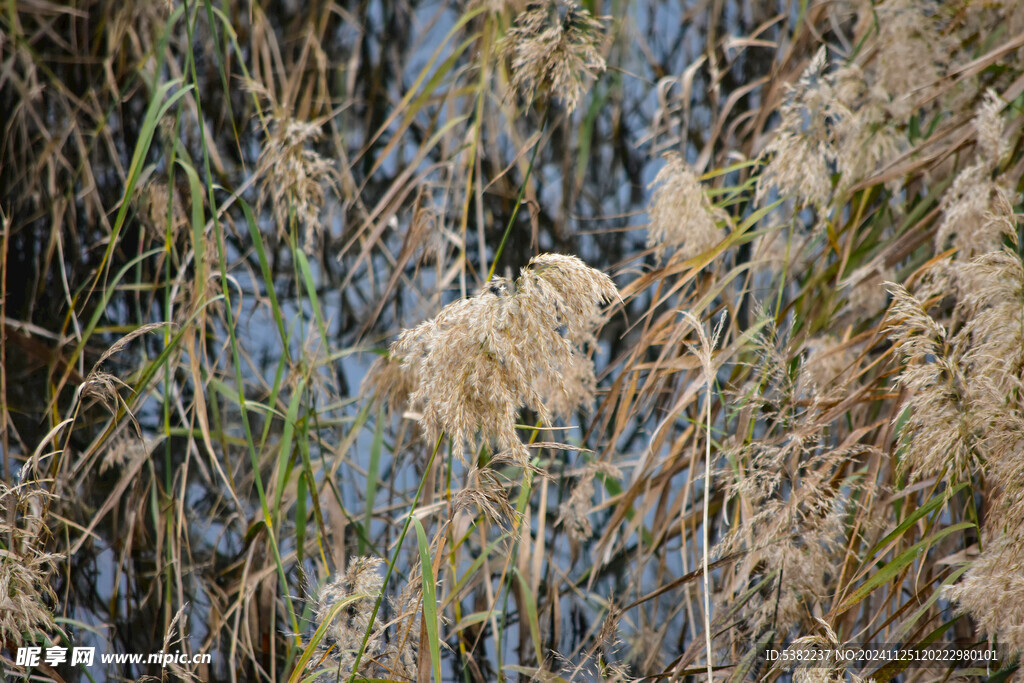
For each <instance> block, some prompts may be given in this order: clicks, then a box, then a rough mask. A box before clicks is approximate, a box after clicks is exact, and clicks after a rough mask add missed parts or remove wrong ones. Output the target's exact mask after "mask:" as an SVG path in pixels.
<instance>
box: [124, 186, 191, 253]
mask: <svg viewBox="0 0 1024 683" xmlns="http://www.w3.org/2000/svg"><path fill="white" fill-rule="evenodd" d="M135 204H136V207H137V209H138V212H139V218H140V219H141V222H142V225H143V227H144V228H145V229H146V231H147V232H149V234H150V236H151V237H152V238H153V239H154V240H156V241H158V242H162V241H163V240H164V239H166V238H167V223H168V220H170V238H171V239H172V240H174V239H176V238H177V236H178V235H179V234H181V231H182V230H184V229H185V227H186V226H187V225H188V222H189V219H188V214H187V213H186V212H185V206H184V204H183V203H182V201H181V195H180V194H179V193H178V192H177V191H175V192H171V191H170V189H169V188H168V186H167V182H166V181H163V180H157V179H155V178H151V179H150V180H149V181H148V182H147V183H146V185H145V186H144V187H143V188H142V192H141V193H140V194H139V195H138V199H136V201H135Z"/></svg>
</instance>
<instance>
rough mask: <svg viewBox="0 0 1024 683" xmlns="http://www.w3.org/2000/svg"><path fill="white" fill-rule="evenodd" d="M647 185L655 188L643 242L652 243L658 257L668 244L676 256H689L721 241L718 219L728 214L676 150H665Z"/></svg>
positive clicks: (662, 254) (660, 256)
mask: <svg viewBox="0 0 1024 683" xmlns="http://www.w3.org/2000/svg"><path fill="white" fill-rule="evenodd" d="M650 187H652V188H655V190H654V194H653V195H652V196H651V208H650V209H649V210H648V216H649V217H650V227H649V228H648V229H647V246H648V247H654V253H655V256H657V258H658V259H661V258H662V257H663V256H664V255H665V252H666V251H667V250H669V249H672V248H675V250H676V253H677V254H678V255H679V258H681V259H684V260H685V259H690V258H693V257H694V256H698V255H700V254H703V253H704V252H706V251H707V250H709V249H711V248H712V247H714V246H716V245H717V244H718V243H719V242H721V241H722V237H723V232H722V229H721V228H720V227H718V223H722V222H725V221H727V220H728V218H729V217H728V214H726V213H725V211H723V210H722V209H720V208H718V207H716V206H714V205H713V204H712V203H711V200H709V199H708V196H707V194H705V192H704V189H703V188H702V187H701V184H700V181H699V180H698V179H697V176H695V175H694V174H693V172H692V171H691V170H690V169H689V168H688V167H687V165H686V162H685V161H683V158H682V157H681V156H680V155H679V154H677V153H674V152H669V153H668V154H665V166H663V167H662V169H661V170H660V171H658V175H657V176H655V178H654V182H653V183H651V185H650Z"/></svg>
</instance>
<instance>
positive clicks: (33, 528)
mask: <svg viewBox="0 0 1024 683" xmlns="http://www.w3.org/2000/svg"><path fill="white" fill-rule="evenodd" d="M48 497H50V494H49V493H48V492H46V491H44V490H43V489H40V488H38V487H36V486H35V482H32V481H30V482H26V483H24V484H21V485H20V486H13V487H12V486H8V485H6V484H2V483H0V539H2V540H0V544H2V550H0V643H3V644H4V647H5V648H11V649H14V648H18V647H21V646H22V645H26V644H35V643H36V642H37V638H38V637H39V636H41V635H44V634H52V633H54V631H55V629H56V626H55V625H54V622H53V615H52V613H51V611H50V606H52V605H56V604H57V596H56V594H55V593H54V591H53V588H52V585H53V584H52V580H51V575H52V572H53V569H54V567H55V565H56V562H57V560H58V559H60V556H59V555H54V554H51V553H47V552H46V551H45V550H44V548H45V546H46V542H47V540H48V539H49V538H50V531H49V529H48V528H47V526H46V522H45V520H44V519H43V510H44V507H45V505H46V502H47V500H46V499H47V498H48Z"/></svg>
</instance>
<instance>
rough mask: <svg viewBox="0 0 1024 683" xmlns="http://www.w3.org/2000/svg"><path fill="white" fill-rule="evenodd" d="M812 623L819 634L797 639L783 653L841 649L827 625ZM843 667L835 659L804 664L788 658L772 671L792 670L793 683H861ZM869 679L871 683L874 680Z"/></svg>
mask: <svg viewBox="0 0 1024 683" xmlns="http://www.w3.org/2000/svg"><path fill="white" fill-rule="evenodd" d="M815 620H816V621H817V624H818V625H819V626H820V627H821V629H822V631H823V633H821V634H817V633H815V634H812V635H809V636H800V637H799V638H796V639H794V640H793V642H792V643H790V645H789V647H788V648H787V650H790V651H792V652H793V653H794V654H795V653H798V652H804V653H806V652H810V651H823V652H825V651H832V650H835V649H837V648H840V647H842V645H843V644H842V643H840V642H839V637H838V636H836V632H835V631H834V630H832V627H831V626H829V624H828V622H826V621H825V620H824V619H821V618H820V617H815ZM782 662H786V663H782ZM847 666H848V665H847V664H845V663H843V662H842V661H840V660H838V659H837V658H835V657H828V658H822V659H810V658H808V659H805V660H804V661H797V660H796V659H795V657H790V658H788V659H787V658H785V657H780V658H779V660H778V662H776V664H774V665H773V666H772V668H773V669H775V668H781V669H783V670H789V669H792V670H793V681H794V683H847V682H849V683H864V679H863V678H861V677H860V676H858V675H857V674H855V673H853V672H852V671H848V670H847ZM870 680H871V681H872V683H873V681H874V679H870Z"/></svg>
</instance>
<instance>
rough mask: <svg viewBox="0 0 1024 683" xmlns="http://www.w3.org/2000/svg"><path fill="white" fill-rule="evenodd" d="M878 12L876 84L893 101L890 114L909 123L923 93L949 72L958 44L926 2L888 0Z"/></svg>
mask: <svg viewBox="0 0 1024 683" xmlns="http://www.w3.org/2000/svg"><path fill="white" fill-rule="evenodd" d="M876 11H877V17H876V19H875V21H876V22H877V26H878V38H877V40H876V42H875V45H876V46H877V51H878V54H877V56H876V57H875V60H874V62H873V63H872V65H873V70H874V72H875V73H874V81H875V83H876V84H877V85H878V86H879V87H880V88H882V90H883V91H884V92H885V94H886V95H887V97H888V98H889V102H888V104H887V108H888V111H889V113H890V114H891V115H892V116H893V117H894V118H896V119H898V120H901V121H902V120H906V119H907V118H909V117H910V115H911V114H912V113H913V111H914V108H915V106H916V103H917V102H918V101H919V100H920V99H921V97H922V94H925V93H923V91H924V90H925V89H926V88H928V87H930V86H934V85H936V83H937V81H938V80H939V78H940V77H941V76H942V75H943V74H944V73H945V72H946V70H947V68H948V66H949V62H950V55H952V54H953V53H954V52H955V51H956V47H957V45H956V43H955V42H954V41H952V40H951V39H950V37H949V36H947V35H945V34H944V33H943V31H942V30H941V26H940V25H939V23H938V22H939V17H938V15H937V13H935V12H931V11H929V9H928V6H927V5H926V3H924V2H922V0H887V1H886V2H883V3H881V4H880V5H878V7H877V10H876Z"/></svg>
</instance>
